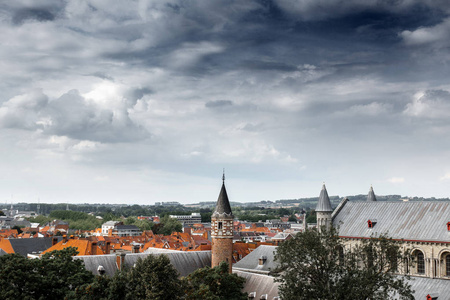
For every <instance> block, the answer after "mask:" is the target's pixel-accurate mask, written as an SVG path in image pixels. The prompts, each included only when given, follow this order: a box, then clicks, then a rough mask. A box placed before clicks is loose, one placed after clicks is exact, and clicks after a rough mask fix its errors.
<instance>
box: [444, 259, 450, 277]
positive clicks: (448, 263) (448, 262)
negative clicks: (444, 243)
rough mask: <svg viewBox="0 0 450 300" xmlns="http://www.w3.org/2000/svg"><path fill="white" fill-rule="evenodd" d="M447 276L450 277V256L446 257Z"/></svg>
mask: <svg viewBox="0 0 450 300" xmlns="http://www.w3.org/2000/svg"><path fill="white" fill-rule="evenodd" d="M445 275H447V276H450V254H447V256H446V257H445Z"/></svg>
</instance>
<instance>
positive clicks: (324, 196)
mask: <svg viewBox="0 0 450 300" xmlns="http://www.w3.org/2000/svg"><path fill="white" fill-rule="evenodd" d="M316 211H320V212H328V211H333V209H332V208H331V202H330V197H328V192H327V188H326V187H325V183H324V184H323V185H322V190H321V191H320V196H319V201H318V202H317V206H316Z"/></svg>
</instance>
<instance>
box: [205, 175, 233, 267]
mask: <svg viewBox="0 0 450 300" xmlns="http://www.w3.org/2000/svg"><path fill="white" fill-rule="evenodd" d="M222 181H223V182H222V189H221V190H220V194H219V198H218V199H217V203H216V209H215V210H214V212H213V214H212V215H211V238H212V245H211V267H215V266H218V265H219V264H220V263H221V262H222V261H225V262H227V263H228V265H229V267H230V270H229V272H230V273H231V264H232V257H233V218H234V217H233V214H232V212H231V206H230V202H229V201H228V195H227V190H226V189H225V174H224V175H223V177H222Z"/></svg>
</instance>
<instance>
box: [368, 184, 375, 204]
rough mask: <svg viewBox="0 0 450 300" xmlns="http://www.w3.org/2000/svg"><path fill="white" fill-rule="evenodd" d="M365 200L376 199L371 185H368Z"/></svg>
mask: <svg viewBox="0 0 450 300" xmlns="http://www.w3.org/2000/svg"><path fill="white" fill-rule="evenodd" d="M367 201H377V198H376V197H375V193H374V192H373V188H372V186H370V190H369V194H368V195H367Z"/></svg>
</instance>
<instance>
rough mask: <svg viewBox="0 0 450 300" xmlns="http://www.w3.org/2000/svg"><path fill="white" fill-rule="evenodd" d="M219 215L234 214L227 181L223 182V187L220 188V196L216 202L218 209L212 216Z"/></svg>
mask: <svg viewBox="0 0 450 300" xmlns="http://www.w3.org/2000/svg"><path fill="white" fill-rule="evenodd" d="M219 215H227V216H231V215H232V212H231V206H230V201H229V200H228V195H227V190H226V189H225V183H223V184H222V189H221V190H220V194H219V198H218V199H217V203H216V209H215V210H214V212H213V214H212V216H219Z"/></svg>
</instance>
